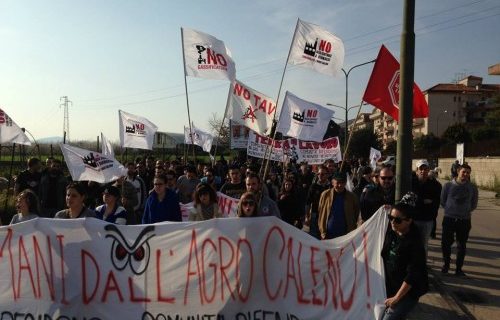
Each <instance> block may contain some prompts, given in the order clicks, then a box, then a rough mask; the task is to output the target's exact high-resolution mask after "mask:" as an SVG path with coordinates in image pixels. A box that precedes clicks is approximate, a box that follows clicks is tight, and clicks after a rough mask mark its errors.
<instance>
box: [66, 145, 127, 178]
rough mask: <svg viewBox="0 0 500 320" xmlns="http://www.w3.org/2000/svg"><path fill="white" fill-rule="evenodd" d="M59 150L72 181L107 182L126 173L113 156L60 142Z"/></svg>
mask: <svg viewBox="0 0 500 320" xmlns="http://www.w3.org/2000/svg"><path fill="white" fill-rule="evenodd" d="M61 151H62V153H63V155H64V160H65V161H66V164H67V165H68V170H69V173H70V174H71V178H72V179H73V181H95V182H98V183H108V182H111V181H114V180H116V179H118V178H120V177H122V176H124V175H126V174H127V169H126V168H125V167H124V166H123V165H122V164H121V163H119V162H118V161H117V160H116V159H115V158H113V157H109V156H104V155H103V154H102V153H99V152H94V151H90V150H86V149H81V148H77V147H72V146H70V145H68V144H64V143H61Z"/></svg>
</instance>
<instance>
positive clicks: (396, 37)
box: [82, 0, 500, 108]
mask: <svg viewBox="0 0 500 320" xmlns="http://www.w3.org/2000/svg"><path fill="white" fill-rule="evenodd" d="M480 2H484V0H478V1H475V2H471V3H465V4H463V5H460V6H457V7H452V8H449V9H447V10H442V11H439V12H437V13H432V14H429V15H426V16H424V17H421V18H418V19H417V20H422V19H426V18H429V17H433V16H436V15H439V14H442V13H445V12H450V11H452V10H455V9H458V8H462V7H467V6H470V5H473V4H477V3H480ZM498 7H500V5H499V6H493V7H491V8H488V9H484V10H480V11H476V12H473V13H469V14H466V15H462V16H459V17H454V18H451V19H447V20H445V21H441V22H437V23H434V24H431V25H427V26H424V27H421V28H419V29H417V30H416V32H418V31H420V30H424V29H428V28H432V27H435V26H439V25H442V24H445V23H449V22H453V21H456V20H458V19H462V18H467V17H470V16H473V15H477V14H480V13H484V12H486V11H491V10H492V9H496V8H498ZM499 14H500V13H498V14H493V15H490V16H486V17H481V18H477V19H473V20H469V21H464V22H461V23H458V24H454V25H451V26H447V27H443V28H438V29H434V30H430V31H427V32H422V33H419V34H418V36H422V35H426V34H429V33H435V32H437V31H441V30H446V29H450V28H454V27H458V26H461V25H464V24H468V23H472V22H476V21H480V20H485V19H488V18H491V17H494V16H497V15H499ZM400 25H401V24H396V25H392V26H388V27H384V28H381V29H378V30H374V31H371V32H368V33H364V34H362V35H359V36H355V37H352V38H349V39H347V40H345V41H344V42H348V41H352V40H354V39H357V38H361V37H364V36H367V35H371V34H374V33H378V32H381V31H385V30H388V29H390V28H393V27H396V26H400ZM399 37H400V35H399V34H397V35H394V36H390V37H386V38H383V39H381V40H377V41H372V42H369V43H366V44H363V45H360V46H357V47H354V48H350V49H349V50H348V52H349V55H350V56H352V55H355V54H360V53H363V52H367V51H370V50H373V49H376V48H379V47H380V44H381V43H385V44H388V43H393V42H397V41H399ZM374 45H375V46H374ZM367 47H368V48H367ZM284 59H285V58H278V59H272V60H269V61H266V62H264V63H260V64H256V65H253V66H248V67H245V68H242V69H239V70H240V71H244V70H249V69H253V68H257V67H262V66H264V65H267V64H273V63H276V62H278V61H283V60H284ZM288 68H289V69H291V66H290V67H288ZM282 70H283V68H282V67H280V68H276V69H273V70H269V71H266V72H262V73H258V74H255V75H251V76H247V77H242V78H241V80H250V79H251V80H255V79H261V78H264V77H267V76H269V75H274V74H277V73H279V72H281V71H282ZM201 82H202V81H200V83H201ZM223 86H227V84H219V85H212V86H209V87H206V88H201V89H198V90H192V91H191V92H190V93H192V94H196V93H199V92H203V91H207V90H213V89H216V88H220V87H223ZM180 87H182V84H179V85H174V86H170V87H167V88H166V89H158V90H150V91H145V92H142V93H136V94H130V95H126V96H117V97H111V98H99V99H90V100H82V102H93V101H103V100H113V99H120V98H126V97H131V96H139V95H144V94H149V93H155V92H162V91H165V90H168V89H170V88H172V89H174V88H180ZM181 96H185V93H179V94H171V95H167V96H162V97H158V98H152V99H146V100H140V101H135V102H127V103H113V104H112V105H109V106H102V105H100V106H95V107H96V108H97V107H101V108H115V107H117V106H127V105H137V104H142V103H148V102H155V101H162V100H168V99H172V98H177V97H181ZM86 108H92V106H90V107H86Z"/></svg>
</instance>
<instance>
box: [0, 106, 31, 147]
mask: <svg viewBox="0 0 500 320" xmlns="http://www.w3.org/2000/svg"><path fill="white" fill-rule="evenodd" d="M2 143H17V144H24V145H27V146H30V145H31V142H30V139H29V138H28V137H27V136H26V134H25V133H24V132H23V130H21V128H20V127H19V126H18V125H17V124H16V123H15V122H14V121H13V120H12V118H11V117H9V116H8V115H7V113H5V111H3V110H2V109H0V144H2Z"/></svg>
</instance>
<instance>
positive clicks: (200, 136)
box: [184, 125, 214, 152]
mask: <svg viewBox="0 0 500 320" xmlns="http://www.w3.org/2000/svg"><path fill="white" fill-rule="evenodd" d="M191 130H192V132H193V139H191V135H190V133H189V127H184V143H185V144H195V145H197V146H200V147H201V148H202V149H203V151H205V152H210V149H211V148H212V142H213V141H214V137H213V136H212V135H211V134H210V133H207V132H205V131H202V130H200V129H198V128H195V127H194V125H191Z"/></svg>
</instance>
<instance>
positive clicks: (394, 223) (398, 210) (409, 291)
mask: <svg viewBox="0 0 500 320" xmlns="http://www.w3.org/2000/svg"><path fill="white" fill-rule="evenodd" d="M415 204H416V195H415V194H414V193H411V192H410V193H408V194H406V195H405V196H404V197H403V198H402V199H401V201H400V202H398V203H397V204H395V205H394V206H393V207H392V210H391V212H390V214H389V216H388V218H389V221H390V226H389V227H388V229H387V233H386V236H385V241H384V246H383V249H382V258H383V260H384V269H385V285H386V290H387V299H386V300H385V305H386V307H387V309H386V311H385V313H384V317H383V319H384V320H393V319H404V318H405V316H406V315H407V314H408V313H409V312H410V311H411V310H412V309H413V307H415V305H416V304H417V303H418V300H419V298H420V296H422V295H423V294H425V293H426V292H427V290H428V278H427V267H426V258H425V250H424V244H423V243H422V239H421V237H420V233H419V232H418V230H417V226H416V225H415V224H414V223H413V215H414V211H415Z"/></svg>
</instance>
